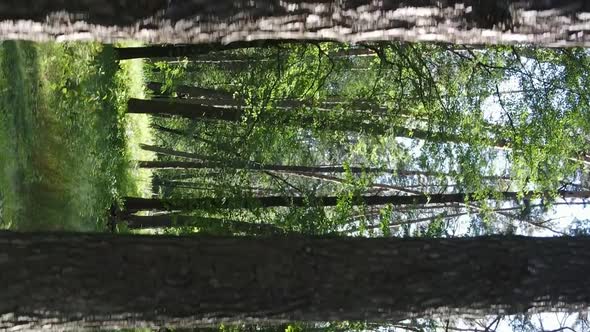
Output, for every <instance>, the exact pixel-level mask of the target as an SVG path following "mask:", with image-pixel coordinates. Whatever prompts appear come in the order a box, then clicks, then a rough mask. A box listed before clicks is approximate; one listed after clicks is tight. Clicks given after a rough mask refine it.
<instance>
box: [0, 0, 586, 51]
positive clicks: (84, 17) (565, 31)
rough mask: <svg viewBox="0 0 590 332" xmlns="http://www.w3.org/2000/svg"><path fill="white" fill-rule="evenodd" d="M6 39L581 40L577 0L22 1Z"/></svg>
mask: <svg viewBox="0 0 590 332" xmlns="http://www.w3.org/2000/svg"><path fill="white" fill-rule="evenodd" d="M0 4H1V6H0V19H1V20H2V21H1V22H0V23H1V24H0V27H1V28H0V36H2V38H6V39H9V38H10V39H30V40H47V39H53V40H56V39H57V40H77V39H94V40H100V41H103V42H112V41H115V40H120V39H127V40H128V39H133V40H141V41H145V42H152V43H154V42H156V43H219V44H223V43H231V42H236V41H251V40H257V39H314V40H317V39H331V40H338V41H343V42H362V41H370V40H405V41H412V42H415V41H435V42H448V43H460V44H490V43H493V44H498V43H511V44H523V43H535V44H542V45H546V46H574V45H576V46H580V45H582V46H584V45H585V46H587V45H589V44H590V42H589V41H590V37H589V34H588V33H587V32H586V30H585V29H586V26H587V24H588V22H589V21H590V18H589V17H588V16H589V15H588V14H590V4H589V3H588V2H587V1H583V0H549V1H522V0H503V1H497V0H464V1H455V0H451V1H424V0H409V1H403V2H400V1H392V0H388V1H381V2H374V1H369V0H343V1H338V2H326V1H319V0H315V1H305V2H301V1H294V0H285V1H276V0H253V1H249V2H241V1H231V0H216V1H212V0H201V1H198V0H184V1H179V0H172V1H168V0H143V1H121V0H88V1H83V2H80V1H79V0H64V1H50V0H41V1H40V0H24V1H19V2H14V1H10V2H7V1H3V2H2V3H0Z"/></svg>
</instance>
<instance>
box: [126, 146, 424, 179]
mask: <svg viewBox="0 0 590 332" xmlns="http://www.w3.org/2000/svg"><path fill="white" fill-rule="evenodd" d="M149 150H150V151H154V150H156V149H149ZM157 150H159V151H161V150H162V149H161V148H158V149H157ZM165 150H168V149H165ZM158 153H162V152H158ZM163 154H166V155H171V156H179V157H184V158H191V159H199V157H200V161H178V160H164V161H162V160H140V161H138V162H137V165H138V166H139V167H141V168H151V169H170V168H181V169H204V168H229V169H243V170H257V171H276V172H287V173H306V174H314V173H346V172H350V173H354V174H360V173H365V172H366V173H391V174H394V175H413V172H411V171H408V172H406V171H403V170H399V171H398V170H395V169H388V168H379V167H358V166H350V167H344V166H299V165H266V164H258V163H254V162H243V161H234V160H228V161H211V160H207V159H206V158H207V156H200V155H197V154H192V153H186V152H180V151H175V150H172V151H169V153H163ZM203 158H205V159H203Z"/></svg>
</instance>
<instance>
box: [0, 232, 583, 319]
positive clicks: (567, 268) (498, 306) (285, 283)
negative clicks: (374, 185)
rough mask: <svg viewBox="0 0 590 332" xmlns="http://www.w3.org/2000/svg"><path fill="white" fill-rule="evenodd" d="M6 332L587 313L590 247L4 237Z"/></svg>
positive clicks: (518, 242)
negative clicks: (562, 311)
mask: <svg viewBox="0 0 590 332" xmlns="http://www.w3.org/2000/svg"><path fill="white" fill-rule="evenodd" d="M0 252H1V253H2V254H1V256H0V258H1V259H0V270H1V271H9V272H10V273H2V274H0V281H1V282H2V287H3V290H2V292H0V312H2V315H0V329H7V330H19V329H21V330H36V329H41V327H43V328H51V329H53V330H62V329H67V328H69V329H74V328H75V329H81V328H96V327H102V328H115V327H117V328H120V327H158V326H162V325H164V326H169V327H195V326H198V325H208V324H215V323H219V322H260V321H266V322H273V321H274V322H282V321H285V320H297V321H326V320H363V321H393V322H395V321H399V320H402V319H406V318H410V317H420V316H423V315H426V314H449V313H453V314H495V313H502V314H515V313H523V312H526V311H527V310H557V309H566V308H570V309H579V308H587V307H588V305H589V304H590V294H589V293H588V291H587V290H588V289H590V279H588V278H587V276H588V274H589V273H590V264H588V261H589V259H590V257H588V255H589V253H590V238H588V237H560V238H527V237H516V236H514V237H500V236H494V237H481V238H455V239H417V238H411V239H385V238H381V239H361V238H307V237H274V238H272V237H271V238H248V237H242V238H231V237H205V236H199V237H168V236H157V237H155V236H126V235H117V236H112V235H103V234H62V233H51V234H49V233H28V234H27V233H11V232H3V233H0Z"/></svg>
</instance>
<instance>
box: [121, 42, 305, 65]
mask: <svg viewBox="0 0 590 332" xmlns="http://www.w3.org/2000/svg"><path fill="white" fill-rule="evenodd" d="M302 42H311V41H310V40H307V41H303V40H301V41H299V40H286V39H279V40H254V41H236V42H233V43H229V44H222V43H210V44H201V45H173V44H167V45H153V46H143V47H117V48H115V52H116V55H117V59H119V60H127V59H136V58H179V57H191V56H196V55H201V54H207V53H210V52H219V51H231V50H235V49H240V48H251V47H276V46H280V45H283V44H287V43H302Z"/></svg>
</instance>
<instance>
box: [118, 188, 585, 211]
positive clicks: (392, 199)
mask: <svg viewBox="0 0 590 332" xmlns="http://www.w3.org/2000/svg"><path fill="white" fill-rule="evenodd" d="M558 195H559V196H560V197H562V198H583V199H587V198H589V197H590V192H589V191H559V192H558ZM520 196H522V193H519V192H512V191H506V192H492V193H487V194H486V195H484V196H483V197H482V195H476V194H469V193H467V194H466V193H456V194H422V195H387V196H377V195H375V196H359V197H356V198H355V199H353V201H352V202H351V203H352V204H353V205H386V204H389V205H411V204H428V203H432V204H436V203H464V202H465V203H467V202H474V201H479V200H482V199H502V200H516V199H518V198H519V197H520ZM124 201H125V204H124V207H125V208H124V210H125V211H128V212H135V211H140V210H185V211H186V210H193V209H206V208H213V209H255V208H258V207H262V208H269V207H281V206H283V207H305V206H309V205H317V206H336V205H337V204H338V201H339V197H338V196H318V197H301V196H263V197H253V198H250V199H247V198H241V197H240V198H234V199H231V198H227V197H222V198H217V197H195V198H174V199H161V198H141V197H125V198H124Z"/></svg>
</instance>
